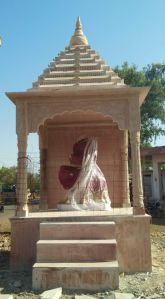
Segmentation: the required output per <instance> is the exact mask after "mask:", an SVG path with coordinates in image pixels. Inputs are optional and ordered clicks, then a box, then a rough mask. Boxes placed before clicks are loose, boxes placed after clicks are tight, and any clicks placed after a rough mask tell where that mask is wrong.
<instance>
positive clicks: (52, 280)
mask: <svg viewBox="0 0 165 299" xmlns="http://www.w3.org/2000/svg"><path fill="white" fill-rule="evenodd" d="M148 92H149V88H148V87H129V86H127V85H126V84H124V81H123V80H122V79H121V78H119V77H118V75H117V74H116V73H115V72H114V71H113V70H112V69H111V68H110V67H109V66H108V65H106V64H105V62H104V61H103V60H102V59H101V57H100V56H99V55H98V54H97V53H96V52H95V50H93V49H92V48H91V47H90V45H89V43H88V40H87V38H86V36H85V35H84V33H83V31H82V25H81V22H80V19H79V18H78V19H77V22H76V28H75V32H74V34H73V36H72V37H71V40H70V43H69V45H68V46H67V47H66V48H65V49H64V51H61V52H60V53H59V54H58V56H57V57H56V58H55V59H53V61H52V62H51V63H50V64H49V66H48V68H47V69H45V70H44V71H43V74H42V75H41V76H39V78H38V80H37V81H36V82H35V83H33V87H32V88H31V89H28V90H27V91H25V92H8V93H7V96H8V97H9V99H10V100H11V101H12V102H13V103H14V104H15V105H16V133H17V138H18V173H17V199H18V202H17V210H16V215H15V217H13V218H12V219H11V228H12V232H11V236H12V249H11V268H12V269H14V270H22V269H23V270H26V269H28V270H29V269H31V270H32V277H33V278H32V280H33V282H32V283H33V288H34V289H43V290H45V289H48V288H53V287H58V286H62V287H65V288H67V289H82V290H105V289H117V288H118V286H119V273H120V272H126V273H133V272H145V271H146V272H148V271H151V245H150V217H149V216H148V215H146V214H145V210H144V204H143V188H142V176H141V161H140V106H141V104H142V103H143V101H144V99H145V97H146V95H147V94H148ZM35 132H37V133H38V136H39V149H40V177H41V185H40V208H39V211H38V212H29V210H28V196H27V142H28V134H29V133H35ZM128 132H129V136H130V143H131V174H132V194H133V200H132V204H131V203H130V194H129V168H128Z"/></svg>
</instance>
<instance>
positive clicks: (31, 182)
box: [0, 166, 40, 192]
mask: <svg viewBox="0 0 165 299" xmlns="http://www.w3.org/2000/svg"><path fill="white" fill-rule="evenodd" d="M16 177H17V167H15V166H12V167H4V166H2V167H1V168H0V188H1V189H2V188H3V187H5V188H6V187H11V186H13V185H16ZM27 182H28V188H29V189H30V191H31V192H34V191H36V190H39V189H40V175H39V174H38V173H31V172H28V180H27ZM0 191H1V190H0Z"/></svg>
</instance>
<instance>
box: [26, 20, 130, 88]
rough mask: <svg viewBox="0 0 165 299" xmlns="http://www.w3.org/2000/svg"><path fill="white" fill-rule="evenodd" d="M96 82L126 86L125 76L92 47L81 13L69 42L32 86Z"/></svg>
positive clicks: (91, 84)
mask: <svg viewBox="0 0 165 299" xmlns="http://www.w3.org/2000/svg"><path fill="white" fill-rule="evenodd" d="M96 85H97V86H104V85H106V86H108V87H110V88H111V87H125V86H126V85H125V84H124V81H123V79H121V78H120V77H119V76H118V75H117V74H116V73H115V72H114V71H113V70H112V69H111V68H110V67H109V66H108V65H107V64H106V63H105V62H104V60H103V59H102V58H101V57H100V55H99V54H98V53H96V51H95V50H93V49H92V48H91V47H90V45H89V44H88V41H87V38H86V36H85V35H84V33H83V31H82V25H81V22H80V18H79V17H78V19H77V22H76V28H75V32H74V34H73V36H72V37H71V40H70V43H69V46H68V47H66V48H65V49H64V50H63V51H61V52H60V53H59V54H58V56H57V57H55V58H54V59H53V61H52V62H51V63H50V64H49V66H48V68H46V69H45V70H44V71H43V74H42V75H40V76H39V77H38V80H37V81H36V82H34V83H33V87H32V89H29V90H36V89H37V90H38V89H40V90H41V89H42V90H43V89H48V88H56V87H58V88H65V87H72V86H96Z"/></svg>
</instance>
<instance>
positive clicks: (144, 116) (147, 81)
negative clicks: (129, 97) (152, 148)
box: [115, 62, 165, 146]
mask: <svg viewBox="0 0 165 299" xmlns="http://www.w3.org/2000/svg"><path fill="white" fill-rule="evenodd" d="M115 72H117V73H118V74H119V76H120V77H121V78H123V79H124V81H125V83H126V84H128V85H130V86H137V87H138V86H150V87H151V89H150V91H149V94H148V95H147V97H146V99H145V101H144V103H143V105H142V107H141V144H142V146H148V145H150V144H151V142H152V141H155V140H156V138H157V137H158V136H160V135H165V130H164V129H163V125H164V124H165V64H160V63H159V64H151V65H147V67H145V68H143V69H142V70H138V68H137V66H135V65H132V66H129V65H128V63H127V62H125V63H124V64H123V65H122V66H121V67H119V66H117V67H116V68H115Z"/></svg>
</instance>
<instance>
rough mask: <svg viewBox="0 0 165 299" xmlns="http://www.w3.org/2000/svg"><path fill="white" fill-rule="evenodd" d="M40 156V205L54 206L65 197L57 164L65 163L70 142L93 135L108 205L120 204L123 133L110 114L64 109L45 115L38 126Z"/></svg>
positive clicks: (123, 188)
mask: <svg viewBox="0 0 165 299" xmlns="http://www.w3.org/2000/svg"><path fill="white" fill-rule="evenodd" d="M38 132H39V138H40V156H41V159H40V160H41V171H40V172H41V208H42V207H43V208H45V207H46V208H48V209H56V207H57V204H58V203H60V202H62V201H63V200H64V199H65V197H66V190H64V188H63V187H62V185H61V184H60V182H59V179H58V173H59V169H60V166H61V165H67V164H68V163H69V156H70V155H71V153H72V148H73V144H74V143H75V142H76V141H77V140H79V139H80V138H81V137H95V138H97V142H98V159H97V162H98V165H99V167H100V169H101V171H102V172H103V174H104V176H105V179H106V182H107V186H108V191H109V196H110V199H111V203H112V207H123V202H124V200H125V199H124V197H126V196H128V194H127V192H128V184H127V183H128V182H126V180H128V177H127V178H125V170H124V165H125V164H124V163H125V162H127V161H125V152H123V147H124V145H123V143H124V138H125V137H124V133H125V131H123V130H120V129H119V127H118V125H117V123H115V122H114V121H113V119H112V118H111V117H110V116H106V117H105V116H104V115H102V114H101V113H94V112H91V111H86V112H82V111H75V112H72V113H69V112H66V113H63V114H58V115H55V116H53V117H52V118H51V119H50V118H49V119H46V120H45V121H44V124H42V125H40V127H39V130H38Z"/></svg>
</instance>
